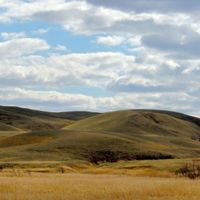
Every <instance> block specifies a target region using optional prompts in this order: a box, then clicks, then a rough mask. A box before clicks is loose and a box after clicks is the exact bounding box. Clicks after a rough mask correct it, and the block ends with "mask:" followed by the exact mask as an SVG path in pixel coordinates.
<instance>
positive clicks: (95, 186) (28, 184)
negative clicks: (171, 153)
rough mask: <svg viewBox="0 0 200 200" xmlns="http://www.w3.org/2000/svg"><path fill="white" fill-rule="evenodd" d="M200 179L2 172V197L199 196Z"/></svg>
mask: <svg viewBox="0 0 200 200" xmlns="http://www.w3.org/2000/svg"><path fill="white" fill-rule="evenodd" d="M199 188H200V180H195V181H192V180H189V179H184V178H159V177H135V176H127V175H94V174H93V175H92V174H90V175H89V174H37V173H35V174H32V175H29V176H28V175H26V176H25V175H23V176H21V177H8V176H0V199H1V200H35V199H37V200H94V199H95V200H98V199H102V200H109V199H113V200H115V199H116V200H189V199H190V200H199V197H200V190H199Z"/></svg>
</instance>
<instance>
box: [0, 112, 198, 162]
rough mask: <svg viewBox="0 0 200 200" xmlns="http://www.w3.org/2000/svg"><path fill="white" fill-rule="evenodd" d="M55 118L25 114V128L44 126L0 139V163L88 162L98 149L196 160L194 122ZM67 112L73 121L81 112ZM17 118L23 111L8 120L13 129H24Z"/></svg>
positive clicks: (157, 117)
mask: <svg viewBox="0 0 200 200" xmlns="http://www.w3.org/2000/svg"><path fill="white" fill-rule="evenodd" d="M4 112H5V110H4ZM10 112H11V110H9V111H8V110H7V111H6V113H8V114H9V116H10V115H11V113H10ZM34 112H37V111H34ZM82 113H84V112H82ZM54 114H55V113H51V114H50V115H51V116H50V115H48V113H46V112H45V113H43V112H42V113H40V116H39V114H37V117H36V116H34V117H31V116H30V113H29V114H26V121H27V122H28V121H29V120H30V121H29V124H30V125H31V124H32V123H33V121H31V120H36V119H35V118H37V120H36V121H37V122H40V123H41V121H42V122H45V123H47V122H48V123H47V124H48V129H46V130H44V129H41V130H39V129H33V130H32V131H29V132H24V133H21V134H18V135H10V136H9V137H6V138H2V139H1V137H0V160H3V161H8V160H65V161H67V160H87V161H90V158H91V155H93V154H95V153H99V152H101V151H103V152H107V153H109V154H110V153H111V154H114V155H117V156H118V157H119V158H121V159H133V158H135V157H134V156H135V155H137V156H138V155H139V156H141V155H142V156H143V155H145V156H146V157H148V156H149V155H151V156H152V155H156V156H157V155H164V156H171V157H174V158H182V157H198V156H200V141H199V138H200V119H199V118H195V117H191V116H188V115H184V114H180V113H175V112H168V111H154V110H127V111H117V112H110V113H103V114H94V113H92V114H91V116H90V117H88V115H87V112H86V117H87V118H85V119H79V120H76V121H75V120H74V121H72V120H69V119H70V118H69V119H64V118H63V117H64V116H67V115H65V114H66V113H65V114H63V113H62V114H61V115H62V116H61V117H60V118H59V117H58V115H57V114H55V115H56V116H55V115H54ZM71 114H72V115H73V119H78V118H79V117H80V116H81V115H80V112H75V113H74V112H72V113H71ZM76 114H77V117H76ZM18 115H20V117H24V116H25V113H22V112H21V113H20V114H19V112H17V113H15V114H13V116H12V117H11V116H10V118H9V120H10V122H12V123H11V125H12V127H17V128H23V127H22V126H21V124H20V126H19V125H18V126H16V121H17V124H19V123H18V120H19V119H18V118H17V119H16V116H18ZM53 115H54V116H53ZM0 116H1V114H0ZM68 117H69V115H68ZM1 119H2V117H1ZM47 119H51V120H47ZM2 121H3V123H5V119H4V120H1V121H0V122H1V123H2ZM22 121H23V120H22ZM65 123H66V124H65ZM7 124H8V123H7ZM13 124H14V126H13ZM58 124H59V125H58ZM61 124H62V126H61ZM64 124H65V125H64ZM0 125H1V124H0ZM50 126H53V128H51V127H50ZM2 127H3V126H2ZM12 127H9V126H8V128H11V129H12ZM55 127H56V128H55ZM4 129H6V127H4ZM10 131H11V130H10ZM8 132H9V131H8Z"/></svg>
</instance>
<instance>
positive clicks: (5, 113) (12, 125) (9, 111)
mask: <svg viewBox="0 0 200 200" xmlns="http://www.w3.org/2000/svg"><path fill="white" fill-rule="evenodd" d="M96 114H98V113H90V112H69V113H68V112H62V113H51V112H43V111H37V110H31V109H26V108H19V107H5V106H0V131H12V130H13V129H15V130H19V129H21V130H25V131H33V130H51V129H60V128H63V127H65V126H67V125H69V124H71V123H72V122H73V121H74V120H79V119H84V118H87V117H90V116H94V115H96Z"/></svg>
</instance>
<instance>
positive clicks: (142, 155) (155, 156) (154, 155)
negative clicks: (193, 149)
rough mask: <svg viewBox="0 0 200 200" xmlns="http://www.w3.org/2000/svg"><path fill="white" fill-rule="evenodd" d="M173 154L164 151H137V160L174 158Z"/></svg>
mask: <svg viewBox="0 0 200 200" xmlns="http://www.w3.org/2000/svg"><path fill="white" fill-rule="evenodd" d="M172 158H173V156H172V155H169V154H162V153H153V152H152V153H151V152H148V153H137V154H135V160H161V159H172Z"/></svg>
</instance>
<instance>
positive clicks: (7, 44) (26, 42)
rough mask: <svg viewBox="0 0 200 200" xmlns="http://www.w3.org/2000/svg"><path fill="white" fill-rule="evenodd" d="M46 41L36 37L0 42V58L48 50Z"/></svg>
mask: <svg viewBox="0 0 200 200" xmlns="http://www.w3.org/2000/svg"><path fill="white" fill-rule="evenodd" d="M49 48H50V46H49V45H48V44H47V43H46V41H44V40H42V39H38V38H16V39H11V40H8V41H4V42H0V58H1V59H5V58H10V57H19V56H23V55H29V54H33V53H35V52H39V51H45V50H48V49H49Z"/></svg>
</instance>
